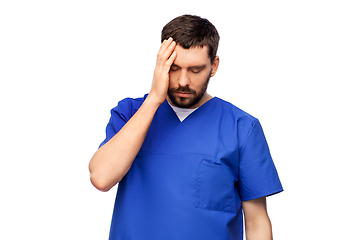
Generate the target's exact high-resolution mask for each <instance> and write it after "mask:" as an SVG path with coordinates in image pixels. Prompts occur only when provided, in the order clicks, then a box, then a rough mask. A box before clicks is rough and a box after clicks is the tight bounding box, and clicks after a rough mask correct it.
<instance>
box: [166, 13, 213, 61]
mask: <svg viewBox="0 0 360 240" xmlns="http://www.w3.org/2000/svg"><path fill="white" fill-rule="evenodd" d="M169 37H172V38H173V39H174V41H175V42H176V43H177V44H179V45H180V46H181V47H182V48H185V49H189V48H191V47H204V46H208V48H209V57H210V59H211V62H213V61H214V60H215V57H216V52H217V49H218V46H219V40H220V36H219V33H218V31H217V30H216V28H215V26H214V25H213V24H212V23H211V22H209V21H208V20H207V19H205V18H201V17H198V16H194V15H183V16H180V17H177V18H175V19H173V20H171V21H170V22H169V23H168V24H166V25H165V27H164V28H163V30H162V32H161V42H163V41H164V40H166V39H168V38H169Z"/></svg>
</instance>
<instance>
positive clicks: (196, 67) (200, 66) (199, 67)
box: [189, 65, 206, 70]
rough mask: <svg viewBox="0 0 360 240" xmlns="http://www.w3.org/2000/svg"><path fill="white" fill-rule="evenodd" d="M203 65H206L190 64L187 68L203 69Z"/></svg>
mask: <svg viewBox="0 0 360 240" xmlns="http://www.w3.org/2000/svg"><path fill="white" fill-rule="evenodd" d="M205 67H206V65H198V66H192V67H189V68H191V69H196V70H198V69H203V68H205Z"/></svg>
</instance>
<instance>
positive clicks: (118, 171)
mask: <svg viewBox="0 0 360 240" xmlns="http://www.w3.org/2000/svg"><path fill="white" fill-rule="evenodd" d="M161 38H162V44H161V46H160V49H159V52H158V55H157V62H156V67H155V70H154V76H153V80H152V86H151V89H150V91H149V93H148V94H145V95H144V96H143V97H139V98H125V99H123V100H121V101H120V102H119V103H118V105H117V106H116V107H114V108H113V109H112V110H111V117H110V120H109V123H108V125H107V126H106V139H105V140H104V141H103V142H102V143H101V144H100V147H99V149H98V150H97V151H96V152H95V154H94V156H93V157H92V159H91V160H90V163H89V170H90V180H91V182H92V184H93V185H94V186H95V187H96V188H97V189H99V190H100V191H108V190H110V189H111V188H112V187H114V186H115V185H117V188H118V189H117V196H116V199H115V205H114V212H113V217H112V223H111V227H110V237H109V239H110V240H115V239H116V240H120V239H126V240H129V239H135V240H141V239H146V240H159V239H160V240H161V239H164V240H165V239H166V240H168V239H175V240H176V239H179V240H180V239H181V240H184V239H186V240H199V239H206V240H211V239H214V240H215V239H216V240H222V239H224V240H230V239H238V240H241V239H243V235H244V232H245V235H246V239H247V240H259V239H261V240H270V239H272V228H271V222H270V219H269V216H268V213H267V209H266V197H267V196H270V195H273V194H276V193H278V192H281V191H282V190H283V189H282V186H281V182H280V180H279V177H278V173H277V170H276V168H275V165H274V162H273V160H272V158H271V155H270V150H269V147H268V144H267V142H266V139H265V136H264V132H263V130H262V127H261V125H260V123H259V120H258V119H257V118H255V117H253V116H252V115H250V114H248V113H246V112H244V111H243V110H241V109H240V108H238V107H236V106H234V105H232V104H231V103H229V102H226V101H225V100H222V99H220V98H218V97H213V96H211V95H210V94H209V93H208V92H207V86H208V84H209V81H210V79H211V77H213V76H214V75H215V74H216V71H217V69H218V67H219V57H218V56H217V49H218V44H219V39H220V37H219V34H218V31H217V30H216V28H215V27H214V25H213V24H212V23H211V22H209V21H208V20H207V19H204V18H201V17H198V16H193V15H183V16H180V17H177V18H175V19H173V20H172V21H170V22H169V23H168V24H167V25H166V26H165V27H164V28H163V30H162V35H161ZM243 226H245V231H244V230H243V229H244V227H243Z"/></svg>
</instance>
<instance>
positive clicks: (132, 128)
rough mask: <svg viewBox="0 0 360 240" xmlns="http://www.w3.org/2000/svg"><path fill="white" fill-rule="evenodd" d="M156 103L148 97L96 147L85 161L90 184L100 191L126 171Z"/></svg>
mask: <svg viewBox="0 0 360 240" xmlns="http://www.w3.org/2000/svg"><path fill="white" fill-rule="evenodd" d="M157 108H158V106H157V105H156V104H154V103H153V102H152V101H151V99H150V98H147V99H145V101H144V103H143V104H142V106H141V107H140V108H139V110H138V111H137V112H136V113H135V114H134V116H133V117H132V118H131V119H130V120H129V121H128V122H127V123H126V124H125V126H124V127H123V128H122V129H121V130H120V131H119V132H118V133H117V134H116V135H115V136H114V137H113V138H111V139H110V140H109V141H108V142H107V143H106V144H104V145H103V146H102V147H101V148H99V149H98V150H97V151H96V152H95V154H94V156H93V157H92V158H91V160H90V163H89V171H90V180H91V183H92V184H93V185H94V186H95V187H96V188H97V189H99V190H100V191H108V190H110V189H111V188H112V187H113V186H114V185H116V184H117V183H118V182H119V181H121V179H122V178H123V177H124V176H125V174H126V173H127V172H128V171H129V169H130V167H131V165H132V162H133V161H134V159H135V157H136V155H137V153H138V152H139V150H140V148H141V146H142V144H143V142H144V140H145V137H146V134H147V132H148V129H149V127H150V125H151V122H152V119H153V117H154V114H155V112H156V110H157Z"/></svg>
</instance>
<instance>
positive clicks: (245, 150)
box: [238, 119, 283, 201]
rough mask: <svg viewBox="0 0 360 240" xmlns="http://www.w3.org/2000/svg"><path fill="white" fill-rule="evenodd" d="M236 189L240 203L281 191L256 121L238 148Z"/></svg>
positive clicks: (261, 132) (262, 134)
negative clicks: (237, 189) (237, 182)
mask: <svg viewBox="0 0 360 240" xmlns="http://www.w3.org/2000/svg"><path fill="white" fill-rule="evenodd" d="M238 187H239V193H240V199H241V201H247V200H252V199H256V198H260V197H264V196H269V195H273V194H275V193H278V192H281V191H283V188H282V185H281V182H280V179H279V176H278V173H277V170H276V168H275V165H274V162H273V160H272V157H271V155H270V150H269V147H268V144H267V142H266V139H265V135H264V132H263V129H262V127H261V125H260V123H259V121H258V120H257V119H256V120H255V121H254V122H253V124H252V126H251V128H250V131H249V132H248V135H247V137H246V139H245V141H244V143H243V146H241V148H240V164H239V185H238Z"/></svg>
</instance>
